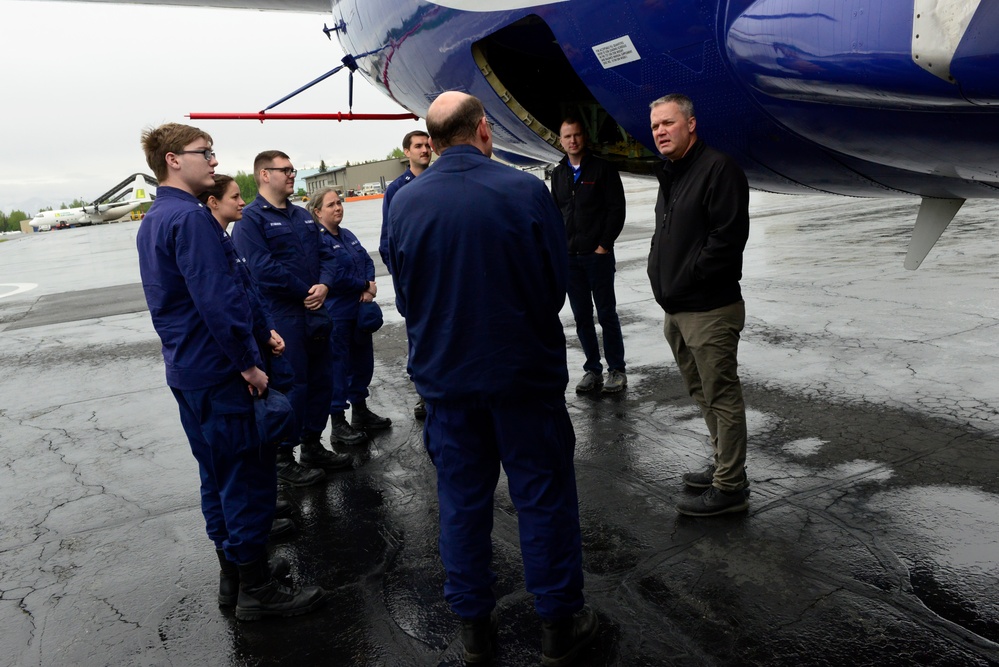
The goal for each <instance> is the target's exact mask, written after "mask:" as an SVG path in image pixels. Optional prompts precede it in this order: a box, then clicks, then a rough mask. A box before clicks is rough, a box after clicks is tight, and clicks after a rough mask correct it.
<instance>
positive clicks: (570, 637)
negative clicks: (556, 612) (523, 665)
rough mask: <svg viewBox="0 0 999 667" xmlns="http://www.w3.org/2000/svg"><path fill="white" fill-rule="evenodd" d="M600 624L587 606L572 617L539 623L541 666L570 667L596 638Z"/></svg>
mask: <svg viewBox="0 0 999 667" xmlns="http://www.w3.org/2000/svg"><path fill="white" fill-rule="evenodd" d="M598 627H600V622H599V621H598V620H597V615H596V613H594V611H593V610H592V609H590V608H589V607H588V606H586V605H583V608H582V609H580V610H579V611H577V612H576V613H575V614H573V615H572V616H567V617H565V618H560V619H559V620H557V621H542V622H541V664H543V665H546V667H562V665H570V664H572V662H573V661H574V660H575V659H576V656H577V655H579V652H580V651H582V650H583V649H584V648H586V647H587V646H588V645H589V643H590V642H591V641H593V638H594V637H596V636H597V628H598Z"/></svg>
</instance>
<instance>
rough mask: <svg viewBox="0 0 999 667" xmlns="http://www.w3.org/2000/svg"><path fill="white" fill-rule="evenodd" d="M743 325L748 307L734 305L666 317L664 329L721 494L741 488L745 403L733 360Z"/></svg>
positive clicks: (744, 444)
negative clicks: (696, 409)
mask: <svg viewBox="0 0 999 667" xmlns="http://www.w3.org/2000/svg"><path fill="white" fill-rule="evenodd" d="M745 324H746V304H745V302H743V301H738V302H736V303H733V304H731V305H728V306H724V307H722V308H717V309H715V310H709V311H707V312H702V313H673V314H672V315H671V314H669V313H667V314H666V323H665V324H664V325H663V334H664V335H665V336H666V341H667V342H668V343H669V346H670V348H671V349H672V350H673V356H674V357H675V358H676V363H677V366H679V367H680V373H681V375H683V381H684V382H685V383H686V385H687V392H688V393H689V394H690V395H691V397H693V399H694V400H695V401H697V405H698V406H700V408H701V414H702V415H704V421H705V423H707V425H708V433H710V435H711V445H712V447H714V451H715V454H714V461H715V478H714V486H715V487H717V488H719V489H721V490H722V491H736V490H739V489H742V488H743V487H744V486H745V465H746V404H745V401H744V400H743V398H742V384H741V383H740V382H739V362H738V360H737V359H736V353H737V351H738V348H739V333H740V332H741V331H742V328H743V326H745Z"/></svg>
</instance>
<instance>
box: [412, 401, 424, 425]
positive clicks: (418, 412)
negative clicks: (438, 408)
mask: <svg viewBox="0 0 999 667" xmlns="http://www.w3.org/2000/svg"><path fill="white" fill-rule="evenodd" d="M413 418H414V419H416V420H417V421H423V420H424V419H426V418H427V402H426V401H424V400H423V397H422V396H420V400H418V401H417V402H416V406H415V407H414V408H413Z"/></svg>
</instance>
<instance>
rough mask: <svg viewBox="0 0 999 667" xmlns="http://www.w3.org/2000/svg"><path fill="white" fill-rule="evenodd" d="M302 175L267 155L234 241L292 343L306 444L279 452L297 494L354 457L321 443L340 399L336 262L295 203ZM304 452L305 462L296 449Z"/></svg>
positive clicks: (289, 352)
mask: <svg viewBox="0 0 999 667" xmlns="http://www.w3.org/2000/svg"><path fill="white" fill-rule="evenodd" d="M297 173H298V172H297V170H296V169H295V168H294V167H293V166H292V164H291V159H290V158H289V157H288V156H287V154H285V153H283V152H281V151H276V150H270V151H264V152H262V153H260V154H258V155H257V157H256V159H255V160H254V161H253V177H254V179H255V180H256V182H257V188H258V196H257V198H256V199H254V200H253V201H252V202H250V203H249V204H247V206H246V208H245V209H243V219H242V220H240V221H238V222H237V223H236V224H235V226H234V227H233V232H232V237H233V240H234V241H235V243H236V247H237V248H238V249H239V251H240V253H241V254H242V255H243V256H244V257H245V258H246V263H247V268H249V270H250V274H251V275H252V276H253V279H254V281H255V282H256V284H257V288H258V289H259V290H260V294H261V296H262V297H263V299H264V302H265V304H266V306H267V308H268V310H270V312H271V314H272V316H273V317H274V321H275V324H276V325H277V329H278V331H280V332H281V335H282V336H284V339H285V344H286V349H285V353H284V358H285V359H286V360H287V362H288V363H287V365H286V367H287V368H290V370H291V374H292V375H291V377H290V378H288V377H282V378H280V382H281V384H282V386H286V387H289V388H288V389H287V394H288V400H289V401H291V405H292V407H293V408H294V409H295V417H296V419H297V420H298V424H299V429H300V432H299V437H298V438H295V439H294V441H293V442H286V443H282V444H281V445H279V446H278V455H277V467H278V478H279V479H281V480H282V481H284V482H286V483H287V484H290V485H292V486H307V485H309V484H315V483H317V482H319V481H321V480H323V479H325V477H326V474H325V472H324V471H326V470H328V471H335V470H344V469H347V468H350V467H351V463H352V457H350V456H349V455H347V454H339V453H337V452H335V451H330V450H328V449H325V448H324V447H323V445H322V442H321V441H320V437H321V435H322V432H323V429H325V428H326V419H327V415H328V414H329V412H328V411H329V404H330V396H331V394H332V391H333V387H332V376H331V374H330V363H331V360H330V343H329V337H330V330H331V329H332V322H331V321H330V317H329V314H328V313H327V311H326V309H325V308H323V302H324V301H325V300H326V295H327V294H328V293H329V285H330V283H331V282H332V281H333V257H332V255H331V253H330V250H329V248H327V247H326V244H325V243H323V240H322V237H321V236H320V232H319V228H318V226H317V225H316V222H315V220H313V218H312V216H311V215H310V214H309V212H308V211H306V210H305V209H304V208H302V207H301V206H295V205H294V204H292V203H291V200H289V199H288V197H289V196H290V195H291V194H292V193H293V192H294V191H295V175H296V174H297ZM299 442H300V443H301V445H302V451H301V456H300V462H296V461H295V456H294V447H295V446H296V445H297V444H299Z"/></svg>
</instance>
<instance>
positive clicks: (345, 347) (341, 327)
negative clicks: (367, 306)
mask: <svg viewBox="0 0 999 667" xmlns="http://www.w3.org/2000/svg"><path fill="white" fill-rule="evenodd" d="M319 228H320V229H321V230H322V235H323V241H324V242H325V243H326V245H327V246H329V248H330V250H331V251H332V253H333V263H334V266H335V267H336V268H335V270H334V272H333V282H332V283H331V285H330V293H329V296H327V297H326V304H325V306H326V309H327V310H328V311H329V313H330V317H332V318H333V333H332V334H331V335H330V350H331V353H330V354H331V356H332V360H333V364H332V365H333V398H332V400H331V401H330V414H339V413H341V412H343V411H344V410H346V409H347V407H348V405H354V404H355V403H357V401H363V400H364V399H366V398H367V397H368V385H369V384H371V378H372V376H373V375H374V373H375V352H374V348H373V346H372V342H371V334H370V333H365V332H363V331H361V330H359V329H358V328H357V310H358V307H359V304H360V298H361V293H362V292H364V291H365V289H367V285H368V281H371V280H374V279H375V263H374V262H372V261H371V256H370V255H368V251H367V250H365V249H364V247H363V246H362V245H361V242H360V241H358V240H357V237H356V236H354V234H353V233H352V232H351V231H350V230H349V229H344V228H343V227H340V228H339V233H338V234H336V235H334V234H330V233H329V232H328V231H327V230H326V229H325V228H324V227H322V226H321V225H320V227H319Z"/></svg>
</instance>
